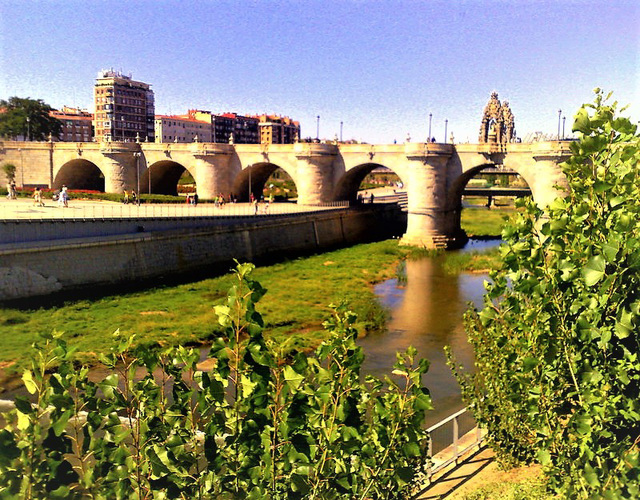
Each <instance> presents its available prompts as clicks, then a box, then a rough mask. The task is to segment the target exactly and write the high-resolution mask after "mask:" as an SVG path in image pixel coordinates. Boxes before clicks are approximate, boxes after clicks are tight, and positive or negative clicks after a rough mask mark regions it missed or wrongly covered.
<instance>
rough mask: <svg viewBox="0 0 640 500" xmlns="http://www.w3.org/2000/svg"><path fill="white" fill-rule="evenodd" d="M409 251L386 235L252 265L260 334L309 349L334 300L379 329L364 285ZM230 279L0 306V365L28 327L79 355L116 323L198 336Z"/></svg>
mask: <svg viewBox="0 0 640 500" xmlns="http://www.w3.org/2000/svg"><path fill="white" fill-rule="evenodd" d="M412 251H413V250H412V249H411V248H408V247H399V246H398V244H397V241H395V240H388V241H384V242H379V243H372V244H364V245H357V246H354V247H351V248H347V249H342V250H337V251H334V252H328V253H325V254H322V255H316V256H312V257H307V258H300V259H296V260H293V261H289V262H284V263H281V264H276V265H272V266H265V267H261V268H258V269H256V271H255V273H254V277H255V279H257V280H259V281H260V282H261V283H262V285H263V286H264V287H265V288H267V289H268V293H267V294H266V296H265V297H264V298H263V299H262V301H261V302H260V304H259V305H258V309H259V311H260V312H261V313H262V314H263V317H264V320H265V323H266V325H265V326H266V331H267V333H268V334H269V335H272V336H274V337H275V338H276V339H277V338H282V337H285V336H295V344H296V345H297V346H298V347H299V348H301V349H308V348H312V347H314V346H316V345H317V344H319V342H320V341H321V340H322V339H323V338H324V330H323V328H322V322H323V321H324V320H325V319H326V318H327V317H328V314H329V308H328V305H329V304H331V303H339V302H340V301H342V300H346V301H347V302H348V303H349V304H350V306H351V308H352V309H353V310H354V311H356V312H357V313H358V316H359V324H358V325H357V326H358V328H360V329H362V330H375V329H377V328H381V327H382V326H383V325H384V320H385V312H384V310H383V309H382V308H381V306H380V305H379V304H378V302H377V300H376V299H375V295H374V293H373V287H372V284H373V283H376V282H378V281H380V280H383V279H386V278H388V277H391V276H393V273H394V270H395V266H396V263H397V262H398V261H399V260H400V259H402V258H405V257H406V256H408V255H410V254H411V253H412ZM230 284H231V278H230V276H229V275H226V276H221V277H218V278H213V279H206V280H202V281H199V282H195V283H189V284H183V285H177V286H168V287H164V288H158V289H153V290H147V291H140V292H132V293H123V294H121V295H114V296H107V297H103V298H99V299H96V300H75V301H68V302H66V303H64V304H63V305H61V306H52V307H41V308H37V309H17V308H11V307H5V308H2V309H0V344H1V345H2V346H3V349H2V350H1V351H0V367H2V366H4V367H5V368H7V370H8V371H15V370H18V369H20V368H21V367H22V365H23V363H24V360H25V358H26V356H27V355H28V354H29V352H30V350H31V347H30V346H31V344H32V342H33V341H34V340H35V338H36V334H37V333H38V332H47V331H53V330H57V331H64V332H65V338H66V340H67V341H68V342H69V344H70V345H71V346H73V347H74V348H76V349H77V356H78V358H79V359H82V360H85V361H86V360H90V359H92V358H93V357H94V356H95V354H96V353H99V352H104V351H106V350H108V348H109V347H110V345H111V343H112V336H111V334H112V333H113V332H114V331H115V330H116V329H120V331H121V332H124V333H126V334H127V335H133V334H135V335H136V341H137V343H143V344H144V343H149V342H156V341H157V342H160V343H163V344H175V343H182V344H184V343H204V342H206V341H207V339H210V338H211V337H212V336H213V335H214V333H215V332H216V331H217V330H218V325H217V319H216V317H215V314H214V312H213V305H214V304H216V303H220V302H221V301H222V300H223V299H224V298H225V296H226V292H227V290H228V288H229V286H230ZM7 365H10V366H7Z"/></svg>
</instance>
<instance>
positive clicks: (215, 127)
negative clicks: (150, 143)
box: [155, 109, 300, 144]
mask: <svg viewBox="0 0 640 500" xmlns="http://www.w3.org/2000/svg"><path fill="white" fill-rule="evenodd" d="M196 136H197V137H198V141H199V142H218V143H229V142H233V143H234V144H293V143H294V142H295V141H296V138H299V137H300V123H299V122H297V121H294V120H292V119H291V118H289V117H283V116H276V115H266V114H265V115H257V116H243V115H239V114H237V113H228V112H227V113H221V114H214V113H212V112H211V111H204V110H201V109H190V110H188V111H187V114H186V115H170V116H166V115H158V116H156V119H155V137H156V139H155V140H156V142H193V141H194V140H195V137H196Z"/></svg>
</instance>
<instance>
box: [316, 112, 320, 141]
mask: <svg viewBox="0 0 640 500" xmlns="http://www.w3.org/2000/svg"><path fill="white" fill-rule="evenodd" d="M317 118H318V121H317V123H316V139H317V140H318V141H319V140H320V115H318V117H317Z"/></svg>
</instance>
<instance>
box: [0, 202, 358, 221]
mask: <svg viewBox="0 0 640 500" xmlns="http://www.w3.org/2000/svg"><path fill="white" fill-rule="evenodd" d="M348 206H349V202H348V201H337V202H331V203H322V204H318V205H312V206H307V205H298V204H296V203H258V204H255V205H254V204H251V203H225V204H224V205H216V204H213V203H206V204H198V205H191V204H186V203H184V204H183V203H172V204H141V205H137V204H134V203H128V204H114V203H100V202H76V203H74V200H71V201H69V204H68V206H67V207H64V206H60V205H59V204H57V203H56V202H51V201H49V202H48V203H46V204H45V206H44V207H37V206H34V205H33V204H27V203H21V204H12V203H10V202H5V203H1V204H0V220H16V219H30V220H44V219H116V218H120V219H122V218H141V217H143V218H163V217H173V218H176V217H238V216H241V217H269V216H274V215H283V214H295V213H305V212H317V211H322V210H334V209H342V208H346V207H348Z"/></svg>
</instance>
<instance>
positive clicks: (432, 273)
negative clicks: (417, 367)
mask: <svg viewBox="0 0 640 500" xmlns="http://www.w3.org/2000/svg"><path fill="white" fill-rule="evenodd" d="M498 244H500V241H495V240H494V241H470V242H469V244H467V246H466V247H465V248H464V249H462V250H460V251H463V252H467V251H471V250H483V249H488V248H490V247H492V246H496V245H498ZM443 260H444V256H436V257H424V258H421V259H418V260H408V261H406V262H405V263H404V264H403V269H401V270H400V273H399V274H400V276H401V277H400V278H392V279H389V280H387V281H384V282H382V283H380V284H378V285H377V286H376V288H375V292H376V295H377V296H378V298H379V300H380V302H381V303H382V304H383V305H384V306H385V308H386V309H387V310H388V311H389V314H390V318H389V321H388V327H387V330H386V332H384V333H378V334H371V335H368V336H366V337H364V338H362V339H360V340H359V341H358V343H359V345H361V346H362V348H363V349H364V352H365V354H366V359H365V362H364V366H363V371H364V372H365V373H370V374H372V375H376V376H379V377H382V376H384V375H385V374H389V373H390V372H391V370H392V365H393V363H394V362H395V352H397V351H404V350H406V348H407V347H408V346H410V345H412V346H413V347H415V348H416V349H417V350H418V356H419V357H423V358H427V359H428V360H429V361H430V363H431V364H430V367H429V372H428V373H427V374H426V375H425V377H424V380H423V382H424V384H425V385H426V386H427V387H428V388H429V390H430V392H431V397H432V399H433V404H434V410H433V411H431V412H429V413H428V418H427V420H428V424H432V423H434V422H436V421H438V420H440V419H442V418H444V417H446V416H448V415H450V414H452V413H454V412H455V411H456V410H458V409H460V408H462V407H463V406H464V404H463V403H462V400H461V398H460V388H459V387H458V383H457V382H456V380H455V378H454V377H453V375H452V374H451V370H450V369H449V367H448V366H447V364H446V357H445V354H444V347H445V346H447V345H450V346H451V348H452V351H453V353H454V355H455V357H456V360H457V361H458V363H461V364H462V365H464V366H465V367H467V368H471V367H472V364H473V350H472V347H471V345H470V344H469V343H468V342H467V336H466V333H465V331H464V328H463V324H462V316H463V314H464V312H465V311H466V310H467V309H468V307H469V305H468V304H469V303H473V304H474V305H475V306H476V307H480V306H481V305H482V296H483V294H484V282H485V281H486V280H487V279H488V274H486V273H460V274H448V273H446V272H445V270H444V269H443V267H442V263H443Z"/></svg>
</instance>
